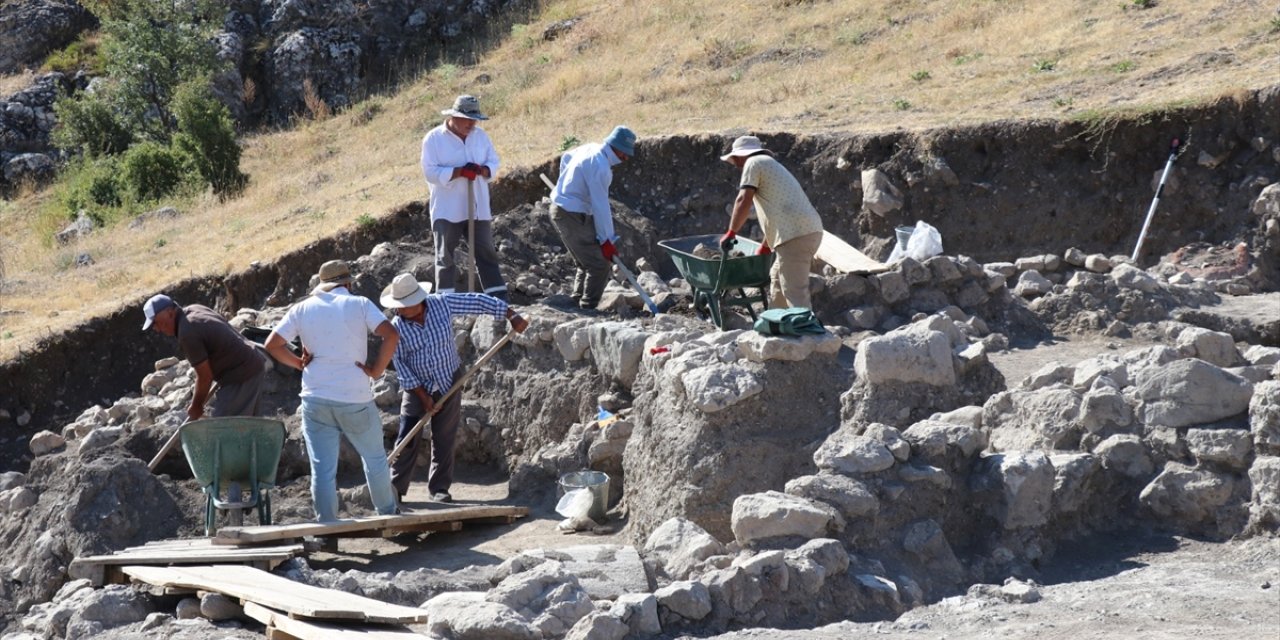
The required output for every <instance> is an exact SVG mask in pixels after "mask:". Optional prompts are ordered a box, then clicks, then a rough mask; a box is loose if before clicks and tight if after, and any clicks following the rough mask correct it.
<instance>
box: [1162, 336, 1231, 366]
mask: <svg viewBox="0 0 1280 640" xmlns="http://www.w3.org/2000/svg"><path fill="white" fill-rule="evenodd" d="M1176 344H1177V347H1178V350H1179V351H1181V352H1182V354H1183V355H1185V356H1187V357H1188V358H1200V359H1201V360H1204V361H1205V362H1208V363H1209V364H1214V365H1217V366H1219V367H1223V368H1226V367H1234V366H1236V365H1238V364H1240V351H1239V350H1238V349H1236V342H1235V339H1234V338H1232V337H1231V334H1229V333H1223V332H1221V331H1210V330H1208V329H1205V328H1202V327H1187V328H1185V329H1183V330H1182V332H1181V333H1179V334H1178V340H1177V343H1176Z"/></svg>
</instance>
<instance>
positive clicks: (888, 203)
mask: <svg viewBox="0 0 1280 640" xmlns="http://www.w3.org/2000/svg"><path fill="white" fill-rule="evenodd" d="M862 206H863V207H864V208H865V209H866V210H867V211H870V212H871V213H874V214H875V215H877V216H883V215H885V214H886V213H889V212H890V211H895V210H897V209H901V208H902V192H901V191H900V190H899V189H898V187H896V186H895V185H894V184H893V182H892V181H890V180H889V176H888V175H886V174H885V173H884V172H883V171H881V170H879V169H875V168H872V169H864V170H863V171H862Z"/></svg>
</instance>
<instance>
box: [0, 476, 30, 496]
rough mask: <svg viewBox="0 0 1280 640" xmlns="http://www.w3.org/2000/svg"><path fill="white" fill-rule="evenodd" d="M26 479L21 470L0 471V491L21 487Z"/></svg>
mask: <svg viewBox="0 0 1280 640" xmlns="http://www.w3.org/2000/svg"><path fill="white" fill-rule="evenodd" d="M26 481H27V476H26V474H24V473H22V472H21V471H5V472H4V473H0V491H8V490H9V489H12V488H14V487H21V486H22V485H23V484H25V483H26Z"/></svg>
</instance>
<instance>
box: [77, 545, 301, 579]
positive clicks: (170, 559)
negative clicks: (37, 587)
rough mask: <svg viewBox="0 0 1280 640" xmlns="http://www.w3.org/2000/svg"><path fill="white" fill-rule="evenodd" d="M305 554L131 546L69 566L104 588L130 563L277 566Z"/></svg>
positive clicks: (277, 549) (280, 548) (288, 548)
mask: <svg viewBox="0 0 1280 640" xmlns="http://www.w3.org/2000/svg"><path fill="white" fill-rule="evenodd" d="M304 553H305V547H304V546H303V545H301V544H290V545H276V546H272V547H224V546H219V547H215V546H212V545H210V544H209V543H208V542H206V543H205V546H204V547H175V546H158V547H150V546H142V547H130V548H127V549H122V550H120V551H117V552H115V553H113V554H109V555H101V556H86V557H83V558H76V559H74V560H72V561H71V565H70V566H69V567H67V573H68V574H69V575H70V576H71V577H72V578H77V579H78V578H86V579H88V580H89V581H90V582H91V583H93V585H94V586H102V585H103V584H109V583H111V582H113V576H116V573H115V572H114V571H109V570H108V569H107V568H108V567H119V566H121V565H126V564H135V565H171V564H221V563H227V564H252V565H255V566H258V565H262V566H275V565H277V564H279V563H281V562H284V561H285V560H288V559H290V558H292V557H294V556H299V555H302V554H304Z"/></svg>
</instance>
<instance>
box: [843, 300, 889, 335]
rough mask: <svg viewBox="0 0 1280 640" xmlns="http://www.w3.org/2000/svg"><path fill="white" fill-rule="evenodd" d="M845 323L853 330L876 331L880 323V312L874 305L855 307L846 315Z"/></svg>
mask: <svg viewBox="0 0 1280 640" xmlns="http://www.w3.org/2000/svg"><path fill="white" fill-rule="evenodd" d="M844 322H845V324H847V325H848V326H849V327H850V328H853V329H874V328H875V326H876V325H877V324H878V323H879V322H880V310H879V309H878V308H877V307H875V306H874V305H864V306H861V307H855V308H853V309H850V310H848V311H846V312H845V313H844Z"/></svg>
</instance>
